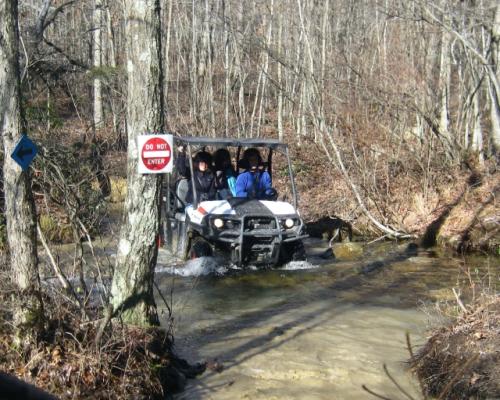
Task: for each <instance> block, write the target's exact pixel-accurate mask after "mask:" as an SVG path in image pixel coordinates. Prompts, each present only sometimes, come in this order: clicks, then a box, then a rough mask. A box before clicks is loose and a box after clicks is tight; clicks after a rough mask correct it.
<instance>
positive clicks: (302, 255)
mask: <svg viewBox="0 0 500 400" xmlns="http://www.w3.org/2000/svg"><path fill="white" fill-rule="evenodd" d="M305 259H306V249H305V247H304V243H303V242H302V240H299V241H297V242H295V246H294V248H293V252H292V261H304V260H305Z"/></svg>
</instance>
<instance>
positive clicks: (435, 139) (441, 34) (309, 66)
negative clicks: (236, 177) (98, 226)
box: [19, 0, 500, 240]
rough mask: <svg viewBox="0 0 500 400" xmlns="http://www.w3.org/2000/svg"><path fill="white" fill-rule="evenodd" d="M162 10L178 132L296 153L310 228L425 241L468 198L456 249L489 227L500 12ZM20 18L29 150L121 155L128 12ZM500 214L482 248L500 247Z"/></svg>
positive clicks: (61, 5) (204, 4) (33, 10)
mask: <svg viewBox="0 0 500 400" xmlns="http://www.w3.org/2000/svg"><path fill="white" fill-rule="evenodd" d="M160 3H161V20H162V21H161V22H162V33H161V35H162V39H163V40H162V55H163V57H161V58H160V60H161V62H162V63H163V74H164V77H163V78H164V88H163V99H162V101H163V102H164V104H165V106H166V128H167V130H168V131H170V132H174V133H175V134H179V135H207V136H214V137H215V136H234V137H259V136H264V137H274V138H279V139H281V140H285V141H287V142H288V143H289V144H290V145H291V146H292V154H293V156H294V167H295V172H296V174H297V180H298V181H299V191H300V193H301V202H300V206H301V207H300V208H301V209H302V210H303V213H304V214H305V217H306V219H308V220H312V219H314V218H319V217H325V216H339V217H341V218H342V219H344V220H347V221H350V222H354V226H355V227H356V226H358V230H360V231H363V233H367V232H368V233H371V234H375V233H377V234H379V233H381V234H386V235H389V236H398V235H399V236H401V235H403V236H404V235H406V234H416V235H418V234H423V233H425V230H426V228H427V227H428V226H429V225H430V224H431V223H432V222H433V221H435V220H437V219H439V218H440V217H441V216H443V215H444V214H446V216H448V214H449V213H450V211H451V207H452V206H453V207H455V206H457V205H458V204H459V201H460V200H462V199H463V198H465V197H466V196H467V195H469V194H470V193H469V192H471V194H470V195H471V196H472V199H473V200H474V202H475V204H477V205H478V207H482V208H481V210H480V211H479V212H476V211H477V208H476V209H475V210H474V212H472V214H471V215H470V216H468V217H467V218H465V219H464V212H467V211H471V210H473V209H474V207H470V203H468V204H465V205H464V206H463V207H462V210H461V212H460V213H458V214H457V215H456V217H455V220H456V226H455V227H453V226H452V229H451V230H452V231H453V228H455V230H454V231H453V232H452V233H455V234H459V236H460V235H462V236H463V235H464V234H468V232H466V230H467V229H468V228H470V226H469V225H470V224H477V223H478V221H479V222H480V225H481V224H483V222H485V221H483V220H488V221H490V222H491V218H492V217H491V212H490V213H489V214H488V213H486V214H484V209H485V208H486V206H488V205H489V206H490V208H491V206H493V211H494V210H495V207H494V202H493V200H492V199H493V198H494V196H495V193H498V173H497V160H498V158H497V155H498V151H499V148H500V111H499V110H500V109H499V98H500V86H499V67H498V61H499V46H500V6H499V5H498V3H497V2H496V1H495V0H474V1H472V0H470V1H455V0H436V1H428V0H415V1H401V0H380V1H367V0H365V1H362V0H342V1H340V0H323V1H315V0H282V1H277V0H251V1H245V2H241V1H224V0H222V1H221V0H197V1H194V0H193V1H183V2H181V1H176V0H172V1H163V2H160ZM160 3H158V6H160ZM19 18H20V31H21V50H20V52H21V58H22V65H21V75H22V91H23V95H24V99H25V102H26V116H27V120H28V123H29V126H30V129H31V131H32V134H34V135H35V136H38V137H40V138H41V139H43V141H45V142H48V143H60V142H61V141H62V142H64V141H66V139H65V138H69V137H72V138H73V139H72V140H73V141H79V142H81V143H83V144H85V143H87V144H89V143H94V144H95V143H98V144H99V148H100V149H101V150H99V151H101V152H102V154H111V153H112V152H116V151H119V150H120V149H124V148H125V147H126V144H127V139H126V138H127V132H126V129H127V123H126V112H125V111H126V107H125V106H126V96H127V85H126V80H127V65H126V51H125V48H126V41H127V40H132V41H133V40H134V38H127V37H126V35H125V18H124V13H123V6H122V3H121V2H119V1H110V0H93V1H87V0H75V1H49V0H43V1H42V0H38V1H35V0H28V1H20V11H19ZM110 160H111V161H109V160H108V162H107V163H106V167H107V168H108V169H109V170H110V171H109V172H111V173H113V171H115V173H116V171H118V173H119V171H120V168H117V165H119V164H116V163H114V161H116V160H117V159H116V157H115V158H112V157H111V158H110ZM121 170H123V169H121ZM478 176H481V177H483V178H484V179H483V178H481V179H478V178H477V177H478ZM471 177H472V178H473V179H471ZM474 177H476V178H474ZM474 190H475V191H476V192H474ZM478 190H479V192H478ZM492 202H493V203H492ZM481 213H483V214H481ZM493 214H494V216H493V224H494V225H495V226H496V230H495V232H494V233H493V235H492V234H491V230H490V231H488V232H489V233H488V234H487V235H486V239H485V240H491V239H492V237H494V235H495V234H496V232H497V231H498V221H497V219H498V216H495V212H494V213H493ZM482 216H483V217H484V218H483V220H481V218H482ZM488 221H486V222H488ZM452 225H453V224H452ZM464 229H465V231H464ZM483 234H484V232H483ZM483 236H484V235H483ZM462 239H463V238H462Z"/></svg>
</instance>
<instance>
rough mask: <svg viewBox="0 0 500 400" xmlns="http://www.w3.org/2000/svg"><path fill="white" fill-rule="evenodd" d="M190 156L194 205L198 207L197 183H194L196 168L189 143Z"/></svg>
mask: <svg viewBox="0 0 500 400" xmlns="http://www.w3.org/2000/svg"><path fill="white" fill-rule="evenodd" d="M187 150H188V157H189V169H190V170H191V185H192V189H193V207H194V208H197V207H198V194H197V193H196V185H195V184H194V168H193V157H192V154H191V145H190V144H189V143H188V145H187Z"/></svg>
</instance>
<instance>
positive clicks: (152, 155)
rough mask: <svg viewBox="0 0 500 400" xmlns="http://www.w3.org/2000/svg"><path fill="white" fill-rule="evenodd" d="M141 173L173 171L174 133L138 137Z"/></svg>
mask: <svg viewBox="0 0 500 400" xmlns="http://www.w3.org/2000/svg"><path fill="white" fill-rule="evenodd" d="M137 148H138V150H139V163H138V165H139V173H140V174H163V173H165V172H172V167H173V154H172V148H173V138H172V135H141V136H139V137H138V138H137Z"/></svg>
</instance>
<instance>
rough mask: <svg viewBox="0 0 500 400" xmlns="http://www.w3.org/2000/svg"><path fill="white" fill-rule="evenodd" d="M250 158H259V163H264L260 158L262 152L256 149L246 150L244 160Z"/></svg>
mask: <svg viewBox="0 0 500 400" xmlns="http://www.w3.org/2000/svg"><path fill="white" fill-rule="evenodd" d="M250 157H257V159H258V160H259V163H261V162H262V157H261V156H260V152H259V150H257V149H256V148H255V147H251V148H249V149H246V150H245V151H244V152H243V159H244V160H248V159H249V158H250Z"/></svg>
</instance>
